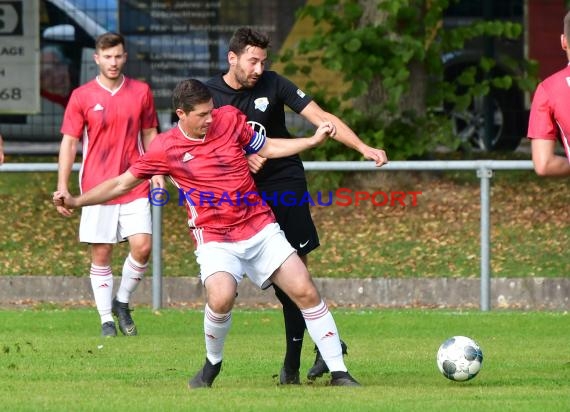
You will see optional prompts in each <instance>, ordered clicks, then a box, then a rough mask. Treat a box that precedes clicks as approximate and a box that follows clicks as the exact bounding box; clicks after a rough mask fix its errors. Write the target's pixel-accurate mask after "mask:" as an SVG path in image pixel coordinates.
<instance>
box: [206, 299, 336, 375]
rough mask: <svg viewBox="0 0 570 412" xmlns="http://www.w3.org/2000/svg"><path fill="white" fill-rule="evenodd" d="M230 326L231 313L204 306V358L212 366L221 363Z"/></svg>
mask: <svg viewBox="0 0 570 412" xmlns="http://www.w3.org/2000/svg"><path fill="white" fill-rule="evenodd" d="M231 326H232V313H231V312H229V313H214V312H213V311H212V309H210V307H209V306H208V305H207V304H206V308H205V310H204V337H205V339H206V357H207V358H208V360H209V361H210V363H211V364H212V365H216V364H218V363H220V362H221V361H222V357H223V353H224V343H225V341H226V336H227V335H228V332H229V331H230V327H231ZM341 356H342V355H341Z"/></svg>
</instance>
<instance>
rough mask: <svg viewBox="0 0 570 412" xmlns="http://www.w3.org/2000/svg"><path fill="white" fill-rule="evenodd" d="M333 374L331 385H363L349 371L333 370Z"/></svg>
mask: <svg viewBox="0 0 570 412" xmlns="http://www.w3.org/2000/svg"><path fill="white" fill-rule="evenodd" d="M331 375H332V378H331V386H361V385H360V384H359V383H358V382H356V379H354V378H353V377H352V376H350V373H348V372H333V373H331Z"/></svg>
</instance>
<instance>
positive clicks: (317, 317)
mask: <svg viewBox="0 0 570 412" xmlns="http://www.w3.org/2000/svg"><path fill="white" fill-rule="evenodd" d="M301 313H302V314H303V317H304V318H305V323H306V324H307V331H308V332H309V335H310V336H311V338H312V339H313V341H314V342H315V344H316V345H317V347H318V348H319V352H321V355H322V357H323V360H324V361H325V363H326V364H327V366H328V368H329V370H330V371H331V372H339V371H342V372H346V371H347V368H346V366H345V364H344V359H343V358H342V348H341V346H340V338H339V336H338V330H337V328H336V324H335V321H334V319H333V316H332V314H331V313H330V312H329V308H328V307H327V305H326V304H325V302H324V301H322V300H321V302H320V303H319V304H318V305H317V306H315V307H314V308H309V309H302V310H301Z"/></svg>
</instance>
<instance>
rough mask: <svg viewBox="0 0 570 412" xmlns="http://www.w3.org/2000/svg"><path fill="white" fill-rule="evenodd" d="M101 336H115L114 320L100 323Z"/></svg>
mask: <svg viewBox="0 0 570 412" xmlns="http://www.w3.org/2000/svg"><path fill="white" fill-rule="evenodd" d="M101 336H103V337H109V338H110V337H114V336H117V328H116V327H115V322H111V321H109V322H105V323H103V324H102V325H101Z"/></svg>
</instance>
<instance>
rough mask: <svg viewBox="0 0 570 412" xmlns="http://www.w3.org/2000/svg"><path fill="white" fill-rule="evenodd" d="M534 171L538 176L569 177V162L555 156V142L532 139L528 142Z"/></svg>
mask: <svg viewBox="0 0 570 412" xmlns="http://www.w3.org/2000/svg"><path fill="white" fill-rule="evenodd" d="M530 142H531V143H530V145H531V153H532V162H533V164H534V170H535V172H536V174H538V175H539V176H559V177H560V176H570V162H569V161H568V159H567V158H566V157H563V156H559V155H557V154H556V151H555V150H556V140H552V139H538V138H534V139H531V141H530Z"/></svg>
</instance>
